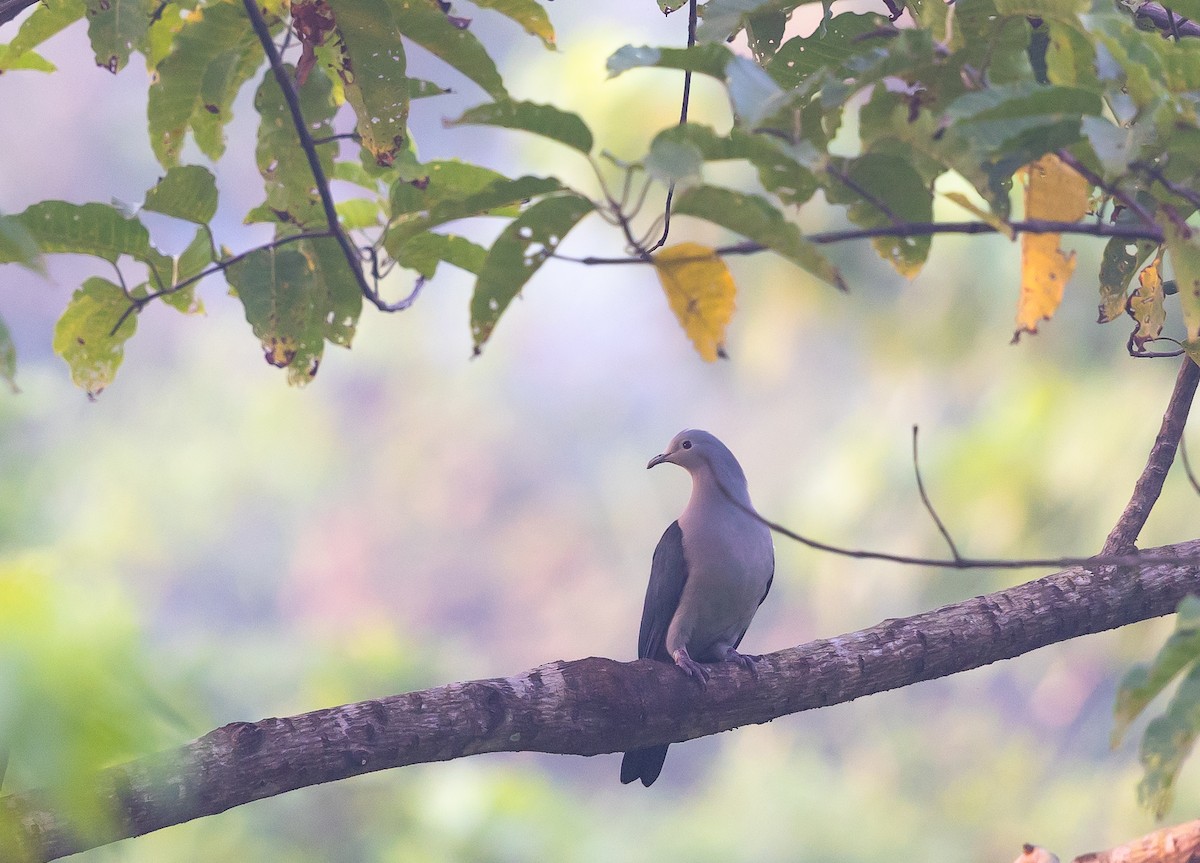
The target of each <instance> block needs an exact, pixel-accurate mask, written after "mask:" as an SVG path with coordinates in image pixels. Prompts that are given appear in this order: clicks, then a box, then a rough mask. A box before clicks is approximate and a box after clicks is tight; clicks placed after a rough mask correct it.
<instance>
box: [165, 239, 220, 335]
mask: <svg viewBox="0 0 1200 863" xmlns="http://www.w3.org/2000/svg"><path fill="white" fill-rule="evenodd" d="M212 263H213V245H212V237H211V236H209V233H208V229H207V228H205V227H200V228H197V229H196V236H195V237H193V238H192V241H191V242H190V243H188V247H187V248H186V249H184V250H183V253H182V254H181V255H180V256H179V257H178V258H177V259H176V261H175V278H174V280H173V284H176V285H178V284H180V283H181V282H184V281H186V280H188V279H192V278H195V277H196V276H198V275H200V273H202V272H204V270H206V269H208V267H209V266H210V265H211V264H212ZM196 287H197V283H196V282H192V283H191V284H190V285H188V286H187V287H185V288H181V289H180V290H177V291H171V292H170V293H166V294H163V296H162V301H163V302H164V303H166V304H167V305H168V306H170V307H171V308H173V309H175V310H176V311H180V312H183V313H184V314H185V315H194V314H202V313H203V312H204V304H203V303H202V302H200V300H199V299H198V298H197V297H196Z"/></svg>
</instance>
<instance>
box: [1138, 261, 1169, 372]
mask: <svg viewBox="0 0 1200 863" xmlns="http://www.w3.org/2000/svg"><path fill="white" fill-rule="evenodd" d="M1129 314H1130V315H1131V316H1132V317H1133V319H1134V321H1136V322H1137V326H1136V327H1134V330H1133V334H1132V335H1130V337H1129V344H1130V346H1131V347H1132V348H1133V349H1134V352H1135V353H1140V352H1141V351H1143V350H1145V347H1146V344H1147V343H1148V342H1152V341H1154V340H1155V339H1157V338H1158V337H1159V336H1161V335H1162V329H1163V324H1165V323H1166V321H1167V312H1166V310H1165V309H1164V308H1163V280H1162V256H1161V254H1160V255H1159V257H1157V258H1155V259H1154V263H1152V264H1150V266H1148V267H1146V268H1145V269H1144V270H1142V271H1141V272H1140V273H1138V287H1137V288H1136V289H1135V290H1134V292H1133V294H1132V295H1131V296H1130V298H1129Z"/></svg>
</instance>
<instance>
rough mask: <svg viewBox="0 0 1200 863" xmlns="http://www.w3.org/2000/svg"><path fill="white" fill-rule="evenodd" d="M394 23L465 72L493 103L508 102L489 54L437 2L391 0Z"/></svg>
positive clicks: (473, 36)
mask: <svg viewBox="0 0 1200 863" xmlns="http://www.w3.org/2000/svg"><path fill="white" fill-rule="evenodd" d="M389 5H390V6H391V9H392V19H393V20H394V21H395V23H396V27H397V28H398V29H399V31H400V32H401V33H403V34H404V35H405V36H406V37H407V38H409V39H411V40H412V41H414V42H416V43H417V44H418V45H420V46H421V47H422V48H424V49H425V50H426V51H429V52H430V53H432V54H435V55H436V56H438V57H440V58H441V59H442V60H444V61H445V62H446V63H449V64H450V65H451V66H453V67H454V68H455V69H457V70H458V71H459V72H462V73H463V74H464V75H466V76H467V77H468V78H470V79H471V80H472V81H474V82H475V83H476V84H478V85H479V86H480V87H482V88H483V89H484V91H485V92H486V93H487V94H488V95H489V96H491V97H492V98H493V99H507V98H508V92H507V91H506V90H505V89H504V81H503V80H502V79H501V77H500V73H499V72H497V71H496V64H495V62H493V61H492V58H491V56H490V55H489V54H488V52H487V50H486V49H485V48H484V47H483V45H481V44H480V43H479V40H478V39H476V38H475V35H474V34H473V33H471V32H470V31H469V30H460V29H459V28H457V27H455V26H454V25H453V24H451V23H450V21H449V20H448V19H447V18H446V13H445V12H443V11H442V10H441V8H440V7H439V6H438V5H437V3H436V2H435V0H389Z"/></svg>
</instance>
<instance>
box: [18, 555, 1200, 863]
mask: <svg viewBox="0 0 1200 863" xmlns="http://www.w3.org/2000/svg"><path fill="white" fill-rule="evenodd" d="M1155 556H1156V557H1159V558H1178V559H1192V560H1195V559H1198V558H1200V540H1194V541H1192V542H1187V543H1182V544H1179V545H1175V546H1166V547H1164V548H1160V549H1156V550H1155ZM1198 579H1200V564H1196V563H1190V564H1187V565H1181V564H1163V563H1158V564H1144V565H1135V566H1130V567H1128V568H1125V569H1104V570H1103V571H1099V572H1097V571H1089V570H1088V569H1085V568H1074V569H1069V570H1066V571H1064V572H1058V573H1055V574H1053V575H1048V576H1046V577H1044V578H1039V579H1037V580H1036V581H1031V582H1029V583H1027V584H1023V585H1020V586H1018V587H1013V588H1009V589H1007V590H1003V591H999V592H997V593H992V594H989V595H987V596H977V597H974V598H972V599H968V600H965V601H963V602H959V603H955V604H953V605H947V606H945V607H943V608H940V609H937V610H936V611H930V612H926V613H923V614H918V615H914V616H913V617H908V618H904V619H901V620H886V621H884V622H882V623H880V624H878V625H876V626H873V627H870V628H868V629H863V630H860V631H857V632H851V633H847V634H845V635H841V636H838V637H836V638H830V639H821V640H818V641H812V642H809V643H808V644H804V645H801V646H799V647H793V648H789V649H787V650H781V651H779V652H777V653H772V654H769V655H767V656H764V657H763V658H762V660H761V661H760V662H759V663H757V665H756V672H757V674H752V673H751V672H750V671H747V670H745V669H742V668H738V667H735V666H734V664H732V663H724V664H719V665H718V666H716V667H714V668H713V669H712V675H711V680H710V681H709V684H708V686H707V687H706V688H703V689H702V688H700V687H698V686H696V685H694V684H693V683H692V682H691V681H690V680H688V679H687V678H686V677H684V676H683V675H681V674H679V672H678V671H677V670H676V669H675V668H674V667H672V666H671V665H669V664H668V663H662V662H655V661H653V660H639V661H637V662H630V663H623V662H615V661H613V660H610V659H601V658H596V657H592V658H588V659H580V660H575V661H573V662H561V661H560V662H551V663H548V664H546V665H542V666H539V667H537V668H533V669H530V670H529V671H526V672H523V673H521V674H517V675H515V676H513V677H508V678H493V679H489V680H474V681H469V682H465V683H452V684H448V685H446V686H439V687H436V688H433V689H426V690H423V691H421V692H410V693H406V694H403V695H395V696H390V697H387V698H381V699H378V700H374V701H365V702H359V703H356V704H347V705H343V706H341V707H334V708H328V709H323V710H315V711H312V712H311V713H305V714H301V715H298V716H291V717H286V718H282V719H274V718H273V719H263V720H261V721H259V722H254V723H251V722H235V723H233V724H231V725H226V726H223V727H222V728H218V729H216V730H215V731H212V732H210V733H209V734H206V735H205V736H204V737H201V738H200V739H198V740H195V741H193V742H191V743H189V744H186V745H184V746H181V747H179V748H178V749H175V750H172V751H169V752H164V753H159V754H156V755H151V756H148V757H145V758H142V759H139V760H136V761H133V762H130V763H128V764H124V765H120V766H117V767H113V768H109V769H107V770H105V771H102V772H101V773H99V774H98V775H96V777H95V779H94V782H93V783H92V785H91V787H90V788H86V789H85V788H80V787H76V788H74V789H73V791H72V793H73V795H76V797H75V799H78V795H80V794H85V793H86V794H88V795H90V796H92V797H94V799H95V800H96V801H97V802H99V803H101V804H104V805H107V807H108V808H109V810H110V811H111V812H112V813H113V814H114V817H113V818H112V819H111V820H110V821H108V822H106V823H105V824H103V825H96V824H89V825H81V824H78V823H73V822H72V821H71V820H70V819H69V817H68V816H67V815H65V814H64V813H62V812H59V811H56V810H55V809H54V808H53V807H52V806H51V805H50V804H49V802H48V800H49V798H48V796H47V795H45V794H43V793H39V792H36V791H30V792H22V793H19V794H13V795H10V796H8V797H3V798H0V824H7V825H9V827H10V829H14V830H15V831H16V833H17V835H16V836H15V837H12V839H14V840H15V841H16V843H18V847H19V849H20V850H21V851H23V852H25V853H27V854H28V856H29V857H30V859H34V860H51V859H55V858H58V857H61V856H64V855H67V854H73V853H76V852H79V851H82V850H84V849H86V848H90V847H95V846H97V845H103V844H106V843H109V842H114V841H116V840H118V839H123V838H126V837H130V836H138V835H142V834H144V833H149V832H151V831H153V830H159V829H161V828H163V827H166V826H169V825H172V824H180V823H183V822H185V821H190V820H192V819H195V818H201V817H204V816H206V815H213V814H216V813H218V812H223V811H225V810H227V809H230V808H232V807H234V806H240V805H242V804H244V803H249V802H250V801H252V800H260V799H262V798H265V797H271V796H274V795H276V794H282V793H284V792H286V791H291V790H294V789H297V788H303V787H307V786H310V785H316V784H318V783H322V782H332V781H336V780H339V779H344V778H347V777H350V776H357V775H359V774H362V773H369V772H372V771H376V770H386V769H389V768H392V767H401V766H405V765H409V764H419V763H426V762H433V761H446V760H450V759H453V758H460V757H463V756H467V755H476V754H479V753H484V752H518V751H522V752H548V753H557V754H564V755H566V754H570V755H599V754H602V753H609V752H622V751H625V750H628V749H632V748H637V747H640V746H653V745H656V744H660V743H667V742H678V741H683V740H691V739H694V738H696V737H703V736H706V735H710V734H716V733H718V732H720V731H727V730H729V729H731V728H737V727H738V726H741V725H747V724H758V723H763V722H769V721H771V720H772V719H776V718H778V717H780V716H786V715H789V714H792V713H797V712H800V711H803V710H811V709H813V708H816V707H825V706H828V705H831V704H839V703H842V702H846V701H852V700H853V699H856V698H861V697H863V696H865V695H871V694H874V693H877V692H884V691H886V690H890V689H896V688H899V687H902V686H908V685H910V684H913V683H917V682H920V681H924V680H934V679H937V678H940V677H945V676H947V675H950V674H956V673H959V672H962V671H967V670H970V669H973V668H979V667H981V666H984V665H988V664H990V663H993V662H997V661H999V660H1002V659H1010V658H1012V657H1015V656H1020V655H1021V654H1023V653H1028V652H1029V651H1031V650H1036V649H1038V648H1041V647H1045V646H1047V645H1050V644H1054V643H1056V642H1060V641H1065V640H1067V639H1071V638H1077V637H1079V636H1081V635H1088V634H1090V633H1095V632H1103V631H1105V630H1108V629H1113V628H1116V627H1119V626H1125V625H1127V624H1130V623H1135V622H1137V621H1140V620H1145V619H1148V618H1151V617H1157V616H1160V615H1164V614H1170V613H1171V612H1173V611H1174V610H1175V607H1176V605H1177V604H1178V603H1179V601H1180V600H1181V599H1182V598H1183V597H1184V596H1185V595H1187V594H1188V593H1189V592H1191V591H1194V590H1196V585H1197V583H1198ZM614 781H615V778H614ZM7 839H8V837H4V836H0V847H11V842H10V843H9V845H5V841H6V840H7Z"/></svg>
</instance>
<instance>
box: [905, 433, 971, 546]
mask: <svg viewBox="0 0 1200 863" xmlns="http://www.w3.org/2000/svg"><path fill="white" fill-rule="evenodd" d="M912 457H913V471H914V472H915V473H916V475H917V491H918V492H920V493H921V503H923V504H925V511H926V512H928V513H929V516H930V518H932V519H933V523H934V524H936V525H937V529H938V532H939V533H940V534H941V535H942V539H944V540H946V545H948V546H950V554H952V555H953V556H954V559H955V560H962V555H961V554H959V553H958V546H956V545H955V544H954V540H953V539H951V537H950V531H948V530H946V525H945V524H943V523H942V520H941V519H940V518H939V517H938V514H937V510H935V509H934V508H933V503H932V502H930V500H929V495H927V494H926V493H925V483H924V482H922V481H921V463H920V462H919V461H918V459H917V426H916V425H914V426H913V435H912Z"/></svg>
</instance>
